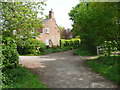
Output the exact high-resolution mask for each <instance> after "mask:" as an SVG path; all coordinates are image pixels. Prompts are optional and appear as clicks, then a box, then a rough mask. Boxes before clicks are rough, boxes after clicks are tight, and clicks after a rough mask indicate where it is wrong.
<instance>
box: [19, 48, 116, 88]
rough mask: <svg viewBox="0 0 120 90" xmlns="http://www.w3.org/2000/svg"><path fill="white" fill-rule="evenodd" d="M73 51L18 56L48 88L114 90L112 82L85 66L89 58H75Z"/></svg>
mask: <svg viewBox="0 0 120 90" xmlns="http://www.w3.org/2000/svg"><path fill="white" fill-rule="evenodd" d="M72 53H73V50H70V51H66V52H60V53H53V54H48V55H42V56H20V63H21V64H22V65H23V66H26V67H28V68H29V69H30V70H31V71H32V72H33V73H35V74H38V75H39V76H40V78H39V80H40V81H42V82H43V83H44V84H46V86H48V87H49V88H116V87H117V85H115V84H114V83H113V82H111V81H109V80H107V79H105V78H104V77H103V76H101V75H99V74H97V73H95V72H92V71H91V69H90V68H89V67H88V66H87V65H86V64H85V62H86V59H87V58H92V57H91V56H75V55H73V54H72Z"/></svg>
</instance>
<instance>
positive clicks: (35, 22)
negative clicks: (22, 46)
mask: <svg viewBox="0 0 120 90" xmlns="http://www.w3.org/2000/svg"><path fill="white" fill-rule="evenodd" d="M42 5H45V3H44V1H41V2H37V3H35V2H1V6H2V11H1V13H2V31H3V32H2V33H3V35H5V36H10V37H13V38H16V36H18V35H19V36H21V37H23V38H25V37H32V36H33V35H36V33H37V29H38V28H40V27H42V18H38V17H37V15H38V13H41V14H42V10H43V8H42ZM38 10H41V11H40V12H38ZM15 31H16V34H15V35H14V34H13V32H15ZM34 32H35V33H34Z"/></svg>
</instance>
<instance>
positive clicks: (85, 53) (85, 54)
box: [73, 46, 96, 56]
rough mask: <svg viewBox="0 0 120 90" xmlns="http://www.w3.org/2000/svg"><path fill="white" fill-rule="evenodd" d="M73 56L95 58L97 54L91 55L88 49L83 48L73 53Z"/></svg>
mask: <svg viewBox="0 0 120 90" xmlns="http://www.w3.org/2000/svg"><path fill="white" fill-rule="evenodd" d="M73 55H80V56H94V55H96V54H93V53H91V52H90V51H88V50H87V49H85V48H83V47H82V46H81V47H79V48H78V49H76V50H75V51H74V52H73Z"/></svg>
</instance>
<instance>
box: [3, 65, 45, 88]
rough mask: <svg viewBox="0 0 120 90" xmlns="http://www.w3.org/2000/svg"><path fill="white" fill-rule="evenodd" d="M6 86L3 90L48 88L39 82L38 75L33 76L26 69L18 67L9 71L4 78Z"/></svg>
mask: <svg viewBox="0 0 120 90" xmlns="http://www.w3.org/2000/svg"><path fill="white" fill-rule="evenodd" d="M2 79H3V82H4V85H2V88H47V87H46V86H45V85H44V84H43V83H42V82H40V81H39V78H38V76H37V75H35V74H32V73H31V72H30V70H28V69H27V68H25V67H21V66H20V67H17V68H14V69H10V70H7V71H6V72H5V73H4V77H2Z"/></svg>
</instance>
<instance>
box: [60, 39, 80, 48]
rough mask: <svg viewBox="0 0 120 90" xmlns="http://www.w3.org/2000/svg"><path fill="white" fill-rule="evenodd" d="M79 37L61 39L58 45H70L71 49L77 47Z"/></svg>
mask: <svg viewBox="0 0 120 90" xmlns="http://www.w3.org/2000/svg"><path fill="white" fill-rule="evenodd" d="M79 45H80V39H78V38H73V39H61V40H60V46H61V48H62V47H66V46H67V47H71V48H72V49H74V48H77V47H79Z"/></svg>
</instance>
